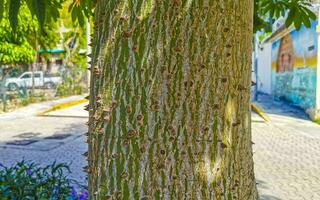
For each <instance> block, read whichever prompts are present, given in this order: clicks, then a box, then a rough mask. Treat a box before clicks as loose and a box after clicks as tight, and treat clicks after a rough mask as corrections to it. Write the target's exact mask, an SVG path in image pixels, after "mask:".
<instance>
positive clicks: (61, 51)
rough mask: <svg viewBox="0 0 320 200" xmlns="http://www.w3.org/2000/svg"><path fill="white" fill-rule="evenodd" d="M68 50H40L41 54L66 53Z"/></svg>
mask: <svg viewBox="0 0 320 200" xmlns="http://www.w3.org/2000/svg"><path fill="white" fill-rule="evenodd" d="M65 52H66V50H64V49H59V48H56V49H40V50H39V53H65Z"/></svg>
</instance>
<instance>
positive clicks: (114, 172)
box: [10, 0, 315, 200]
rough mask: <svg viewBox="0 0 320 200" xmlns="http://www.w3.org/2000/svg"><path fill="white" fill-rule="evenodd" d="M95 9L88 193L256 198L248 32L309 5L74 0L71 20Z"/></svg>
mask: <svg viewBox="0 0 320 200" xmlns="http://www.w3.org/2000/svg"><path fill="white" fill-rule="evenodd" d="M88 2H93V5H91V3H88ZM10 5H11V4H10ZM90 6H92V7H94V8H95V12H94V33H93V36H92V48H93V52H92V63H91V73H92V79H91V90H90V97H89V98H90V104H89V105H88V107H87V110H88V111H89V122H88V124H89V133H88V143H89V152H88V162H89V165H88V167H87V168H86V171H87V172H88V174H89V190H90V199H217V200H220V199H228V200H230V199H238V200H251V199H258V194H257V189H256V182H255V178H254V169H253V168H254V166H253V159H252V142H251V125H250V124H251V123H250V83H251V54H252V34H253V33H254V31H257V30H260V29H261V28H266V27H267V26H268V23H267V22H265V19H271V20H273V19H275V18H277V17H280V16H287V20H286V25H287V26H289V25H291V24H294V25H295V27H296V28H300V27H301V25H303V24H304V25H305V26H307V27H308V26H309V25H310V22H309V20H310V19H315V14H314V13H313V12H311V11H310V10H309V6H310V3H309V1H303V0H273V1H271V0H255V1H253V0H232V1H226V0H170V1H169V0H168V1H164V0H117V1H110V0H99V1H90V0H75V1H74V3H73V5H72V6H71V13H72V15H73V19H76V18H77V16H78V20H79V23H81V21H82V19H83V17H84V15H85V14H86V13H87V14H88V13H90V12H89V11H90V8H91V7H90ZM254 6H255V7H254ZM88 8H89V9H88ZM88 10H89V11H88ZM13 16H14V15H13ZM37 17H38V19H39V20H41V16H37ZM11 21H12V20H11ZM12 24H14V23H12Z"/></svg>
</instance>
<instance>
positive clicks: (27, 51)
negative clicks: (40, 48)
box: [0, 8, 37, 64]
mask: <svg viewBox="0 0 320 200" xmlns="http://www.w3.org/2000/svg"><path fill="white" fill-rule="evenodd" d="M24 11H25V12H21V14H20V15H19V16H18V18H20V19H23V20H19V23H18V26H16V32H15V33H14V32H13V30H12V28H11V26H10V23H9V20H8V19H6V18H4V19H3V20H2V21H1V22H0V40H1V43H0V63H2V64H21V63H31V62H32V61H33V60H34V55H35V51H34V48H33V47H32V45H31V44H30V43H29V42H28V37H30V35H34V34H33V29H34V27H35V26H37V21H35V20H32V18H31V16H30V15H28V12H27V11H28V10H26V9H25V8H24ZM5 16H6V15H5Z"/></svg>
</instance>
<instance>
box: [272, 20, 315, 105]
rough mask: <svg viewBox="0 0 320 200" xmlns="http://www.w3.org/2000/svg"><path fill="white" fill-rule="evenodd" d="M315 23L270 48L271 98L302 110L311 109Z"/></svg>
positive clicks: (313, 78)
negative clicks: (286, 102)
mask: <svg viewBox="0 0 320 200" xmlns="http://www.w3.org/2000/svg"><path fill="white" fill-rule="evenodd" d="M316 26H317V22H316V21H313V22H312V28H310V29H307V28H305V27H302V28H301V29H300V30H299V31H296V30H295V31H292V32H291V33H290V34H287V35H285V36H284V37H282V38H281V39H280V40H277V41H275V42H274V43H273V44H272V72H271V74H272V77H271V84H272V94H273V96H274V98H275V99H278V100H285V101H288V102H290V103H292V104H294V105H296V106H299V107H301V108H303V109H308V108H314V107H315V104H316V86H317V48H318V47H317V32H316Z"/></svg>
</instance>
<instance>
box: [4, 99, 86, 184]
mask: <svg viewBox="0 0 320 200" xmlns="http://www.w3.org/2000/svg"><path fill="white" fill-rule="evenodd" d="M78 98H79V97H78ZM44 104H45V103H40V104H38V105H31V106H28V107H26V108H22V109H19V110H17V111H14V112H13V113H8V114H2V115H0V163H2V164H4V165H6V166H9V165H12V164H14V163H16V162H17V161H21V160H22V159H24V160H29V161H34V162H36V163H38V164H41V165H46V164H52V163H53V162H54V161H57V162H58V163H61V162H62V163H70V169H71V171H72V173H71V174H70V178H72V179H75V180H77V181H78V182H79V183H80V184H81V185H84V184H86V182H85V174H84V173H83V172H82V167H83V166H85V162H86V161H85V158H84V157H83V156H82V155H81V154H83V153H84V152H85V151H86V149H87V146H86V145H87V144H86V143H85V142H84V133H85V132H86V130H87V127H86V126H85V122H86V121H87V117H86V115H87V113H86V112H85V111H84V110H83V106H84V104H80V105H77V106H73V107H70V108H67V109H64V110H59V111H54V112H51V113H50V114H49V115H48V116H41V117H40V116H35V115H34V113H35V112H36V111H40V110H39V109H43V108H45V107H46V106H44ZM30 107H31V108H30Z"/></svg>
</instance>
